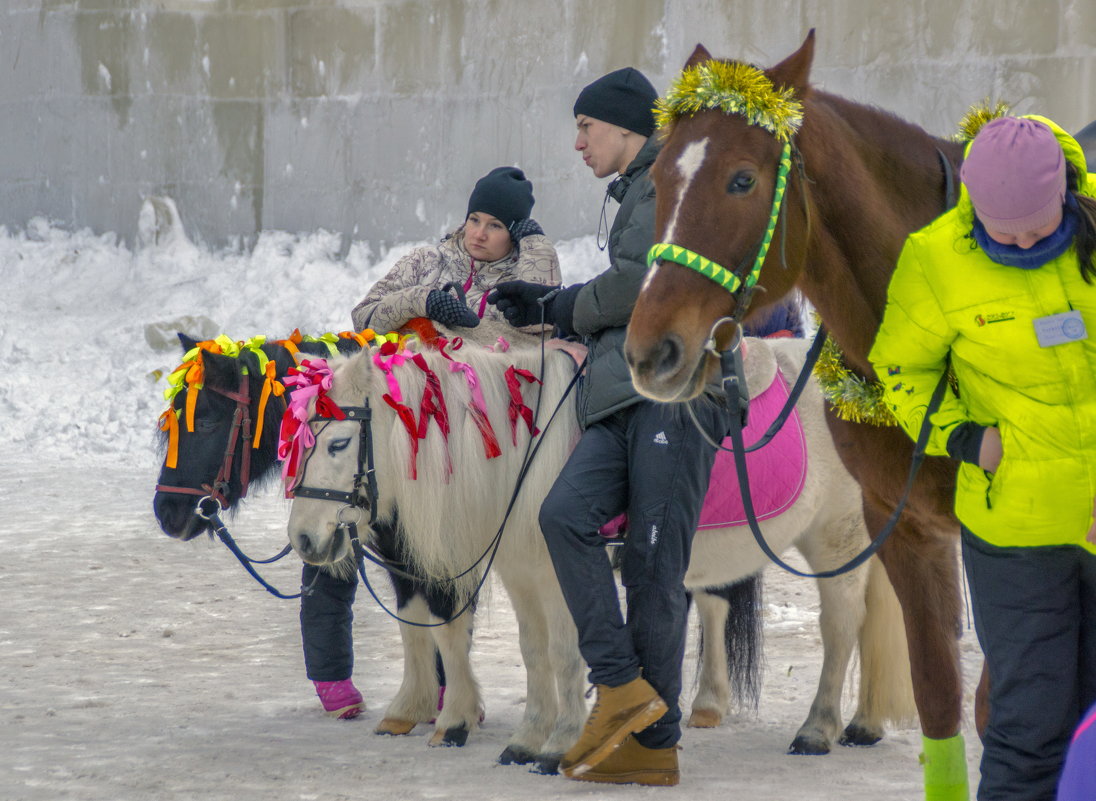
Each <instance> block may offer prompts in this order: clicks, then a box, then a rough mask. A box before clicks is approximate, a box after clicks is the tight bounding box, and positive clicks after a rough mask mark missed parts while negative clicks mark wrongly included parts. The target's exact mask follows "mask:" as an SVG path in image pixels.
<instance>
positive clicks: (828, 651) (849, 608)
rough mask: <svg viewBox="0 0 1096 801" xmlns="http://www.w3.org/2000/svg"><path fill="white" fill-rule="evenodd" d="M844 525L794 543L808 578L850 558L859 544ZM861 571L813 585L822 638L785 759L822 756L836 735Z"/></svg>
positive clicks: (860, 601) (859, 604)
mask: <svg viewBox="0 0 1096 801" xmlns="http://www.w3.org/2000/svg"><path fill="white" fill-rule="evenodd" d="M854 532H855V528H854V527H853V525H852V521H850V520H842V521H839V523H838V524H837V525H831V526H828V527H826V529H825V530H823V531H821V532H819V531H815V532H810V531H808V532H807V534H806V535H805V536H803V537H801V538H800V540H799V541H798V542H797V543H796V547H797V548H798V549H799V551H800V553H802V554H803V556H804V558H805V559H806V560H807V563H808V564H809V565H810V567H811V570H812V572H816V573H817V572H820V571H823V570H826V569H830V568H834V567H838V566H839V565H840V564H841V563H842V561H844V560H845V559H848V558H851V557H852V556H854V555H855V554H856V550H857V546H858V545H859V538H858V537H856V538H854V537H852V536H849V535H851V534H853V533H854ZM866 585H867V569H866V568H865V567H860V568H857V569H856V570H854V571H852V572H849V573H845V574H843V575H840V576H834V577H833V578H826V579H819V580H818V598H819V610H820V611H819V615H818V625H819V628H820V630H821V635H822V672H821V674H820V675H819V677H818V690H817V692H816V693H815V696H814V701H813V702H812V703H811V709H810V712H809V713H808V714H807V719H806V720H805V721H804V722H803V725H802V726H800V727H799V731H798V732H796V735H795V739H793V740H792V743H791V745H790V746H789V747H788V753H789V754H812V755H819V754H828V753H829V752H830V743H832V742H833V741H834V739H836V737H837V734H838V732H840V731H841V690H842V688H843V687H844V684H845V674H846V672H847V670H848V666H849V659H850V658H851V657H852V652H853V648H854V647H855V645H856V638H857V634H858V633H859V631H860V624H861V622H862V621H863V620H864V614H865V610H864V595H865V588H866Z"/></svg>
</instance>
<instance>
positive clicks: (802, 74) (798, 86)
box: [767, 28, 814, 97]
mask: <svg viewBox="0 0 1096 801" xmlns="http://www.w3.org/2000/svg"><path fill="white" fill-rule="evenodd" d="M812 61H814V28H811V30H810V32H809V33H808V34H807V38H806V39H804V40H803V44H801V45H800V46H799V49H798V50H796V51H795V52H794V53H792V54H791V55H790V56H788V57H787V58H786V59H784V60H783V61H781V62H780V63H779V64H777V65H776V66H775V67H773V68H772V69H770V70H767V72H768V74H769V78H770V79H771V80H772V82H773V84H774V85H776V86H786V87H790V88H791V89H793V90H794V91H795V93H796V95H798V96H799V97H804V96H805V95H806V94H807V89H808V87H809V79H810V74H811V62H812Z"/></svg>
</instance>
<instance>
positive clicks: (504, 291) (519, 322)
mask: <svg viewBox="0 0 1096 801" xmlns="http://www.w3.org/2000/svg"><path fill="white" fill-rule="evenodd" d="M582 286H583V285H582V284H575V285H574V286H569V287H567V288H566V289H564V288H563V287H551V286H545V285H544V284H534V283H532V282H530V281H504V282H502V283H501V284H497V285H496V286H495V288H494V289H493V290H491V294H489V295H488V296H487V302H488V303H493V304H495V307H496V308H498V310H499V311H500V312H502V314H503V316H504V317H505V318H506V322H508V323H510V325H512V326H514V327H515V328H522V327H523V326H527V325H539V324H540V323H542V322H543V323H547V324H549V325H552V324H555V326H556V327H557V328H559V329H560V333H562V334H563V335H564V336H566V335H568V334H573V333H574V328H573V327H572V325H573V323H572V318H573V317H574V310H575V298H576V297H577V296H578V292H579V290H580V289H582ZM546 296H548V297H547V299H546V300H545V301H544V302H543V303H540V302H539V301H540V299H541V298H545V297H546ZM542 307H543V316H542V312H541V308H542Z"/></svg>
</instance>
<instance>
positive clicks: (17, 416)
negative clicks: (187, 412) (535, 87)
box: [0, 220, 981, 801]
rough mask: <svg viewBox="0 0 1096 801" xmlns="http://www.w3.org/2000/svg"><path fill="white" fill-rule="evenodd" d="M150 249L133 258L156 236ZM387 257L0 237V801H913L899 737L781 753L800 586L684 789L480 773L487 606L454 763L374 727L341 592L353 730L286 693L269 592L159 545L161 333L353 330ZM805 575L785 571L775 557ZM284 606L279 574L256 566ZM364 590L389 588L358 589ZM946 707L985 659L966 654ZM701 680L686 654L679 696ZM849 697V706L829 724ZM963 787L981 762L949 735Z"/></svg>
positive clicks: (790, 705)
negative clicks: (466, 731)
mask: <svg viewBox="0 0 1096 801" xmlns="http://www.w3.org/2000/svg"><path fill="white" fill-rule="evenodd" d="M146 232H147V233H148V236H147V237H146V240H145V241H146V242H149V243H152V241H153V238H154V237H153V236H152V233H153V231H152V229H151V223H150V224H149V226H147V227H146ZM412 246H413V244H408V245H406V246H402V247H400V248H395V249H393V250H391V251H389V252H387V253H384V254H373V253H370V252H369V251H368V250H367V249H366V248H364V247H361V246H360V245H356V244H355V245H352V246H351V247H350V248H349V250H348V252H346V253H345V255H341V254H342V253H343V251H344V247H343V243H342V240H341V238H340V237H339V236H338V235H336V234H330V233H326V232H322V231H320V232H314V233H310V234H306V235H294V234H288V233H281V232H273V233H268V234H264V235H263V236H262V238H261V239H260V240H259V242H258V244H257V245H256V247H255V248H254V250H253V251H252V252H250V253H230V252H216V253H214V252H210V251H208V250H205V249H202V248H198V247H195V246H193V245H191V244H190V243H189V242H188V241H186V239H185V236H184V235H183V234H182V231H181V229H179V228H174V229H172V228H170V226H169V227H168V229H167V230H161V232H160V236H159V237H158V240H157V243H155V244H148V245H147V246H145V247H140V248H138V249H136V250H135V251H131V250H129V249H127V248H126V247H124V246H122V245H120V244H118V243H117V242H116V239H115V237H114V236H113V235H110V234H107V235H101V236H100V235H94V234H92V233H90V232H87V231H83V232H75V233H74V232H67V231H63V230H59V229H56V228H53V227H51V226H50V225H49V224H48V223H47V222H46V221H43V220H36V221H32V223H31V224H30V225H29V226H28V228H27V231H26V232H23V233H19V234H13V233H9V232H7V231H5V230H3V229H0V279H2V284H3V286H4V292H3V293H2V295H0V361H2V363H3V364H4V365H5V370H4V372H3V377H2V378H0V410H2V415H3V417H2V422H0V492H2V493H3V499H4V500H3V509H4V514H3V515H2V516H0V549H2V553H3V554H4V559H3V560H2V561H0V591H2V593H3V601H2V604H0V608H2V610H3V612H2V614H0V801H61V800H65V799H72V800H73V801H98V800H99V799H102V800H103V801H107V800H109V801H144V800H145V799H155V800H156V801H191V800H194V801H206V800H207V799H208V800H212V799H232V801H297V800H300V801H311V800H312V799H323V800H325V801H326V800H327V799H331V800H332V801H340V800H341V799H370V800H371V801H384V800H386V799H424V800H425V799H435V798H447V799H476V800H477V801H503V799H506V800H510V799H530V800H532V799H538V800H539V799H572V798H581V799H602V798H614V799H625V798H628V799H631V798H647V797H656V796H663V797H664V796H670V797H675V798H689V799H697V800H699V801H705V800H706V799H712V801H715V799H719V801H725V799H728V798H749V799H757V800H758V801H768V800H769V799H796V800H797V801H801V800H807V801H809V800H810V799H818V800H819V801H836V800H837V799H841V800H842V801H845V799H849V798H863V799H910V801H914V800H915V799H919V798H921V794H922V793H921V768H920V766H919V764H918V760H917V757H918V752H919V750H920V733H919V731H918V730H917V729H915V728H909V729H901V730H898V731H892V732H890V733H888V736H887V737H886V738H885V739H884V741H883V742H882V743H880V744H879V745H877V746H875V747H873V748H868V749H846V748H840V747H836V748H835V750H834V752H833V753H831V754H830V755H829V756H825V757H790V756H786V755H785V754H784V751H785V749H786V747H787V745H788V743H789V742H790V741H791V738H792V736H793V734H794V732H795V730H796V729H797V728H798V726H799V724H800V723H801V722H802V720H803V718H804V717H805V716H806V714H807V711H808V706H809V704H810V701H811V698H812V697H813V695H814V691H815V684H816V681H817V677H818V673H819V670H820V665H821V656H822V653H821V644H820V641H819V638H818V632H817V626H816V624H815V617H816V615H817V595H816V593H815V590H814V587H813V585H812V584H811V583H810V582H809V581H807V580H804V579H798V578H795V577H792V576H789V575H787V574H784V573H782V572H780V571H778V570H777V569H775V568H770V569H769V571H768V572H767V574H766V583H767V586H766V596H765V603H766V626H765V653H766V671H765V677H764V685H763V688H762V698H761V704H760V709H759V710H758V712H757V714H756V715H755V714H753V713H752V712H751V713H740V714H735V715H732V716H731V717H730V718H729V719H728V721H727V722H726V723H725V724H724V725H723V726H722V727H721V728H718V729H714V730H687V731H686V733H685V735H684V738H683V740H682V746H683V751H682V754H681V764H682V783H681V785H680V786H679V787H677V788H672V789H652V788H637V787H629V786H623V787H607V786H600V785H591V784H585V783H580V782H569V781H567V780H565V779H562V778H559V777H544V776H538V775H533V774H530V773H529V772H528V771H527V770H525V769H524V768H521V767H513V766H511V767H504V766H500V765H497V764H496V763H495V757H496V756H497V755H498V753H499V752H501V751H502V749H503V747H504V746H505V743H506V739H507V737H508V735H509V733H510V731H511V730H512V729H513V728H514V727H515V726H516V725H517V722H518V720H519V717H520V713H521V705H522V703H523V695H524V687H525V679H524V672H523V669H522V666H521V659H520V655H519V652H518V645H517V633H516V626H515V623H514V618H513V615H512V613H511V612H510V610H509V607H508V603H507V600H506V596H505V593H504V592H503V591H502V589H501V586H498V585H495V586H493V587H491V588H490V590H489V596H488V598H487V599H486V601H485V602H484V603H482V604H481V607H480V608H481V612H480V613H479V615H478V617H477V622H476V636H475V644H474V649H473V653H472V659H473V665H474V668H475V670H476V671H477V674H478V677H479V679H480V682H481V683H482V685H483V687H484V690H485V698H486V699H487V704H488V708H487V719H486V721H485V722H484V725H483V728H482V729H481V730H480V731H478V732H475V733H474V734H473V735H472V736H471V737H470V739H469V742H468V745H467V746H466V747H464V748H460V749H457V748H451V749H444V748H443V749H431V748H428V747H427V744H426V743H427V739H428V736H429V731H428V730H427V729H426V727H419V729H417V730H416V731H415V732H414V733H413V734H412V735H411V736H409V737H404V738H388V737H379V736H376V735H374V734H373V733H372V729H373V725H374V724H375V723H376V722H377V720H378V719H379V715H380V713H381V712H382V711H383V710H384V707H385V706H386V704H387V703H388V701H389V700H390V699H391V697H392V696H393V695H394V693H395V690H396V687H397V686H398V683H399V676H400V671H401V664H400V661H401V650H400V645H399V636H398V632H397V628H396V626H395V624H394V623H393V622H392V621H390V620H389V619H388V618H387V617H386V616H385V614H384V613H383V612H382V611H381V610H380V609H379V608H378V607H377V606H376V605H375V604H374V603H373V602H372V601H371V599H369V598H368V596H367V594H366V593H365V592H364V591H363V592H360V593H359V599H358V602H357V605H356V615H357V617H356V621H355V640H356V659H357V666H356V670H355V680H356V683H357V685H358V687H359V688H360V689H361V690H362V692H363V693H364V694H365V696H366V701H367V704H368V706H369V708H368V711H367V712H366V714H364V715H363V716H362V717H361V718H359V719H357V720H354V721H334V720H331V719H330V718H327V717H325V716H324V715H323V714H322V711H321V708H320V705H319V702H318V700H317V699H316V698H315V695H314V694H313V691H312V687H311V684H310V683H309V682H308V681H307V680H306V679H305V675H304V666H303V659H302V655H301V648H300V634H299V626H298V622H297V604H296V602H294V601H280V600H277V599H275V598H273V597H271V596H269V595H268V594H267V593H266V592H264V591H263V590H262V589H261V588H260V587H259V586H258V585H256V584H255V583H254V582H252V581H251V579H250V578H249V577H248V576H247V575H246V574H245V573H244V572H243V570H242V569H241V568H240V567H239V566H238V565H237V563H236V562H235V560H234V559H233V558H232V557H231V555H230V554H229V553H228V552H227V551H226V550H225V549H224V548H223V546H221V545H220V544H219V543H216V542H207V541H206V540H204V539H203V540H200V541H195V542H191V543H179V542H176V541H174V540H170V539H169V538H167V537H165V536H164V535H163V534H161V533H160V531H159V529H158V527H157V525H156V522H155V519H154V518H153V515H152V508H151V506H152V505H151V501H152V495H153V485H154V483H155V480H156V474H157V472H158V469H159V464H160V457H159V455H158V454H157V452H156V448H155V433H156V418H157V416H158V415H159V413H160V412H161V411H162V410H163V408H165V404H164V401H163V399H162V394H161V393H162V390H163V387H164V382H163V379H162V376H163V375H164V374H166V372H168V371H169V370H170V369H172V368H173V367H174V366H175V365H176V364H177V362H178V360H179V358H178V357H179V350H178V347H177V345H176V344H174V341H173V336H174V331H175V330H176V328H179V327H182V328H186V329H188V330H190V332H191V333H193V334H196V335H199V336H203V337H205V336H212V335H215V334H218V333H222V332H223V333H227V334H228V335H229V336H231V337H233V338H235V339H243V338H246V337H250V336H252V335H256V334H269V335H272V336H278V337H281V336H285V335H287V334H288V333H289V332H291V331H292V329H293V328H295V327H299V328H300V329H301V330H302V332H304V333H320V332H323V331H339V330H343V329H345V328H348V327H349V325H350V321H349V310H350V309H351V307H352V306H353V305H354V303H355V302H356V301H357V300H358V299H359V298H360V297H361V296H362V295H363V294H364V293H365V291H366V289H367V288H368V286H369V285H370V284H371V283H372V282H373V281H374V280H376V278H378V277H379V276H380V275H382V274H383V273H384V272H385V271H387V269H388V268H389V267H390V266H391V265H392V264H393V263H394V261H395V260H396V259H397V258H398V257H399V256H400V255H401V254H402V253H403V252H406V250H407V248H409V247H412ZM560 251H561V259H562V262H563V270H564V277H565V280H566V281H568V282H572V281H578V280H582V279H584V278H587V277H589V276H591V275H593V274H594V273H596V272H597V271H598V270H599V269H600V267H601V265H602V259H603V258H604V256H603V255H602V254H600V253H599V252H598V251H597V249H596V246H595V245H594V242H593V238H592V237H590V238H583V239H579V240H574V241H570V242H563V243H560ZM286 514H287V507H286V503H285V501H283V500H282V499H281V498H280V497H278V496H277V494H276V493H275V492H274V491H273V490H270V491H267V492H266V493H261V494H259V495H256V496H255V497H253V498H251V499H250V500H249V501H248V502H247V503H246V505H245V506H244V508H243V511H242V512H241V514H240V515H239V516H238V517H236V518H235V519H234V520H230V521H229V527H230V529H231V530H232V532H233V534H234V535H235V536H236V538H237V540H238V542H239V543H240V545H241V546H242V547H243V548H244V549H245V550H246V551H248V552H250V553H253V554H260V555H266V554H272V553H274V552H275V551H277V550H278V549H280V548H281V546H282V544H283V543H284V542H285V520H286ZM796 563H797V564H802V563H801V562H796ZM268 572H269V575H270V577H271V579H272V580H273V581H274V582H275V583H276V584H277V585H279V586H280V587H282V588H283V589H287V590H289V589H293V588H294V587H295V585H296V584H297V580H298V578H299V569H298V563H297V562H296V561H295V560H294V559H293V558H289V559H287V560H285V561H284V562H282V563H279V564H278V565H275V566H273V567H272V568H270V569H269V571H268ZM376 582H377V586H378V587H384V586H385V582H384V581H383V578H382V577H380V576H376ZM961 648H962V653H963V660H964V670H965V672H966V686H967V694H966V695H967V697H966V699H965V703H964V709H965V710H967V712H968V718H969V717H970V716H971V714H970V712H971V710H972V709H973V701H972V694H973V690H974V685H975V681H976V679H977V675H978V670H979V668H980V664H981V655H980V653H979V651H978V646H977V642H976V640H975V638H974V635H973V631H970V630H968V631H967V632H966V633H965V635H964V638H963V640H962V643H961ZM695 662H696V652H695V637H694V638H691V639H690V647H689V650H688V653H687V655H686V668H685V669H686V674H687V679H686V697H685V698H684V699H683V703H684V704H685V705H687V704H688V703H689V700H690V697H691V686H690V682H689V678H688V677H691V675H692V672H693V670H694V666H695ZM854 703H855V695H854V693H852V692H851V691H850V692H848V693H847V694H846V717H847V716H849V715H851V713H852V708H853V706H854ZM964 731H965V734H966V737H967V749H968V762H969V766H970V772H971V782H972V786H974V785H975V784H976V781H977V762H978V758H979V755H980V749H979V746H978V740H977V737H976V736H975V734H974V732H973V729H972V725H971V721H970V720H968V721H966V723H965V728H964Z"/></svg>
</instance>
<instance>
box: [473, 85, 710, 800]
mask: <svg viewBox="0 0 1096 801" xmlns="http://www.w3.org/2000/svg"><path fill="white" fill-rule="evenodd" d="M656 98H657V94H656V92H655V90H654V87H652V86H651V84H650V82H649V81H648V80H647V79H646V78H645V77H644V76H643V75H642V74H641V73H640V72H638V71H636V70H635V69H631V68H626V69H622V70H617V71H616V72H612V73H609V74H608V75H605V76H603V77H601V78H599V79H598V80H596V81H594V82H593V83H592V84H590V85H589V86H587V87H586V88H584V89H583V90H582V92H581V93H580V94H579V97H578V100H577V101H576V102H575V107H574V113H575V120H576V124H577V126H578V137H577V139H576V141H575V149H576V150H578V151H579V153H581V154H582V159H583V162H584V163H585V164H586V165H587V166H589V167H590V169H591V170H593V172H594V175H596V176H597V177H599V178H604V177H608V176H609V175H613V174H616V175H617V177H616V178H615V179H614V180H613V181H612V182H611V183H610V184H609V187H608V189H607V197H606V201H607V200H608V198H612V199H614V200H616V201H617V202H619V203H620V210H619V211H618V213H617V216H616V219H615V220H614V222H613V225H612V228H611V230H610V231H609V239H608V246H609V267H608V269H606V270H605V271H604V272H603V273H601V274H600V275H598V276H597V277H595V278H593V279H592V280H590V281H589V282H587V283H585V284H580V285H575V286H569V287H566V288H561V289H560V290H559V291H558V292H550V291H549V289H548V288H546V287H543V286H538V285H535V284H530V283H526V282H523V281H512V282H506V283H501V284H499V285H497V286H496V288H495V290H494V291H493V292H492V293H491V294H490V296H489V297H488V302H490V303H495V304H496V305H497V307H498V309H499V310H500V311H501V312H503V314H504V315H505V316H506V318H507V320H508V321H509V322H510V323H511V324H512V325H516V326H522V325H529V324H532V323H536V322H540V321H541V319H542V315H543V319H544V321H545V322H548V323H554V324H555V326H556V328H557V331H558V332H559V333H560V334H562V335H578V336H580V337H581V338H582V339H583V341H584V342H585V343H586V344H587V346H588V347H589V360H588V363H587V368H586V375H585V378H584V379H583V381H582V383H581V385H580V392H581V397H580V401H579V413H580V419H581V422H582V425H583V428H584V431H583V434H582V437H581V439H580V440H579V442H578V444H577V445H576V446H575V450H574V452H573V453H572V454H571V457H570V459H569V460H568V462H567V464H566V465H565V466H564V468H563V471H562V472H561V473H560V475H559V478H558V479H557V480H556V482H555V484H554V485H553V487H552V489H551V491H550V492H549V494H548V497H547V498H546V499H545V501H544V504H543V506H542V507H541V510H540V526H541V529H542V530H543V532H544V537H545V540H546V542H547V545H548V550H549V552H550V553H551V556H552V561H553V564H554V565H555V569H556V575H557V576H558V578H559V582H560V586H561V587H562V589H563V594H564V597H565V599H566V601H567V605H568V607H569V609H570V610H571V615H572V617H573V618H574V620H575V625H576V626H577V628H578V636H579V648H580V649H581V651H582V655H583V658H584V659H585V660H586V663H587V664H588V665H589V667H590V681H591V682H592V683H593V684H594V685H595V686H596V688H597V696H598V697H597V702H596V704H595V705H594V708H593V711H592V712H591V713H590V717H589V718H588V719H587V721H586V726H585V728H584V730H583V732H582V735H581V736H580V737H579V740H578V742H577V743H576V744H575V746H574V747H573V748H571V749H570V750H569V751H568V752H567V753H566V754H564V755H563V757H562V758H561V760H560V763H559V769H560V770H561V771H562V773H563V774H564V775H565V776H567V777H568V778H572V779H580V780H583V781H599V782H613V783H636V784H648V785H674V784H677V783H678V778H679V770H678V760H677V745H676V744H677V741H678V739H679V738H680V736H681V711H680V708H679V706H678V695H679V694H680V692H681V663H682V659H683V657H684V651H685V634H686V618H687V614H688V607H687V603H686V595H685V586H684V576H685V571H686V569H687V567H688V564H689V555H690V550H691V547H692V537H693V534H694V533H695V531H696V527H697V523H698V521H699V518H700V508H701V504H702V503H703V499H704V495H705V493H706V492H707V489H708V479H709V476H710V473H711V467H712V462H713V460H714V458H715V449H714V448H713V447H712V446H711V445H709V444H707V443H706V442H705V440H704V438H703V437H702V435H701V434H700V433H699V432H698V431H697V429H696V427H695V426H694V425H693V424H692V422H691V421H690V420H689V416H688V413H687V410H686V408H685V406H684V404H658V403H655V402H653V401H650V400H647V399H645V398H643V397H642V396H640V395H639V394H637V393H636V391H635V389H634V388H633V387H632V381H631V377H630V375H629V373H628V367H627V364H626V363H625V361H624V352H623V344H624V337H625V331H626V328H627V325H628V320H629V318H630V317H631V314H632V308H633V307H634V305H635V301H636V297H637V296H638V294H639V290H640V286H641V285H642V282H643V279H644V277H645V275H646V272H647V251H648V250H649V249H650V247H651V245H652V244H653V242H654V222H655V196H654V186H653V184H652V183H651V180H650V178H649V177H648V171H649V170H650V167H651V164H652V163H653V162H654V160H655V157H656V156H657V155H658V151H659V148H660V143H659V141H658V138H657V136H655V135H654V129H655V124H654V116H653V113H652V108H653V105H654V102H655V99H656ZM693 410H694V412H695V413H696V415H697V418H698V421H699V423H700V425H702V426H703V427H704V429H705V430H706V431H709V432H713V433H721V432H723V431H725V430H726V429H727V417H726V412H725V410H724V408H723V407H722V406H721V405H720V404H719V403H718V402H717V401H714V400H713V399H711V398H704V399H701V400H698V401H697V402H695V403H694V405H693ZM623 511H627V513H628V532H629V533H628V535H627V538H626V540H625V544H624V546H623V556H622V561H621V579H622V582H623V584H624V587H625V592H626V599H627V606H628V616H627V622H625V621H624V619H623V618H622V616H621V613H620V606H619V603H618V600H617V589H616V583H615V581H614V579H613V573H612V569H611V568H610V565H609V560H608V558H607V556H606V553H605V547H604V540H603V539H602V537H601V536H600V535H599V534H598V529H599V528H600V527H601V526H602V525H603V524H604V523H606V522H608V521H609V520H611V519H612V518H614V517H616V516H617V515H619V514H620V513H621V512H623ZM641 674H642V675H641Z"/></svg>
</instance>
